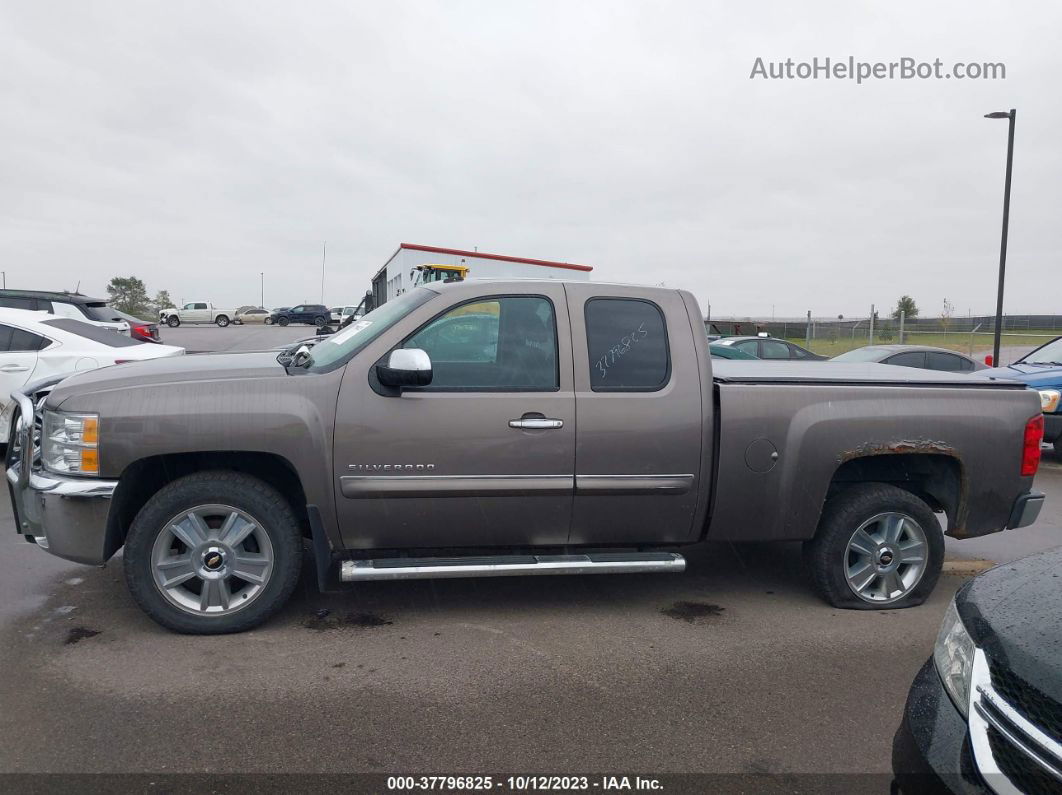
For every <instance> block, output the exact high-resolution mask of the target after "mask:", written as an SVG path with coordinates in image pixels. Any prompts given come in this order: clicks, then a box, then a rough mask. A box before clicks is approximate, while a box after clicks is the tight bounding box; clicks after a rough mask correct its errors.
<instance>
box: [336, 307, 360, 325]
mask: <svg viewBox="0 0 1062 795" xmlns="http://www.w3.org/2000/svg"><path fill="white" fill-rule="evenodd" d="M357 311H358V308H357V307H356V306H333V307H332V308H331V309H330V310H329V312H330V313H331V315H332V323H333V324H335V323H342V322H343V321H344V320H346V319H347V318H348V317H350V316H351V315H353V314H354V313H355V312H357ZM354 319H355V320H357V319H358V318H357V317H355V318H354Z"/></svg>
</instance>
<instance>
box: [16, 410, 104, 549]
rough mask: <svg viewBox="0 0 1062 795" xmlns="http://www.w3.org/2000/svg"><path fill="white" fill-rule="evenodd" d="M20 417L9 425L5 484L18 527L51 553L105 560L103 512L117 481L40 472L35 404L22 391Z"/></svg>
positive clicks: (18, 529) (20, 531) (19, 530)
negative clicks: (11, 447) (10, 452)
mask: <svg viewBox="0 0 1062 795" xmlns="http://www.w3.org/2000/svg"><path fill="white" fill-rule="evenodd" d="M11 396H12V398H14V399H15V400H16V401H18V404H19V409H20V412H19V421H18V423H16V424H15V426H14V427H12V428H11V434H10V437H9V438H10V442H9V443H10V444H12V445H15V448H16V449H15V451H14V454H13V455H9V456H8V461H7V484H8V491H9V492H10V494H11V507H12V510H13V511H14V513H15V524H16V528H17V531H18V532H19V533H20V534H22V535H24V536H30V537H32V538H33V540H34V541H36V542H37V544H38V545H39V546H41V547H42V548H44V549H47V550H48V551H49V552H51V553H52V554H53V555H58V556H59V557H61V558H66V559H67V560H73V561H76V562H78V563H87V564H90V565H99V564H101V563H104V562H105V561H106V560H107V558H108V557H109V555H108V554H107V544H106V539H107V516H108V514H109V513H110V508H111V497H112V496H113V495H114V490H115V489H116V488H117V487H118V481H116V480H100V479H99V478H69V477H62V476H60V475H53V474H51V473H49V472H44V471H42V470H41V468H40V461H39V449H38V448H37V446H36V440H35V439H34V438H33V436H34V422H33V419H34V406H33V403H32V402H31V401H30V399H29V398H28V397H27V396H26V395H24V394H22V393H18V392H15V393H12V395H11Z"/></svg>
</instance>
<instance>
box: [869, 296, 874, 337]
mask: <svg viewBox="0 0 1062 795" xmlns="http://www.w3.org/2000/svg"><path fill="white" fill-rule="evenodd" d="M870 344H871V345H873V344H874V304H871V305H870Z"/></svg>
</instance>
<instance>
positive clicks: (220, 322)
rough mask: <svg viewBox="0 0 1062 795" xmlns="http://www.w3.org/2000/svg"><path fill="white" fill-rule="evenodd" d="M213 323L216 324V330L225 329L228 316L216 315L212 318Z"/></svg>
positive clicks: (227, 323)
mask: <svg viewBox="0 0 1062 795" xmlns="http://www.w3.org/2000/svg"><path fill="white" fill-rule="evenodd" d="M214 322H215V323H217V324H218V328H225V326H227V325H229V318H228V315H218V316H217V317H216V318H214Z"/></svg>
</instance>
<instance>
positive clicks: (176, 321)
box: [166, 315, 181, 328]
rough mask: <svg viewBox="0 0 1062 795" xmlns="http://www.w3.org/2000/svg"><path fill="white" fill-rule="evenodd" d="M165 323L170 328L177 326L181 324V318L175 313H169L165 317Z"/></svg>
mask: <svg viewBox="0 0 1062 795" xmlns="http://www.w3.org/2000/svg"><path fill="white" fill-rule="evenodd" d="M166 325H167V326H169V327H170V328H177V327H178V326H179V325H181V319H180V318H179V317H177V315H170V316H169V317H168V318H166Z"/></svg>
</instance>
